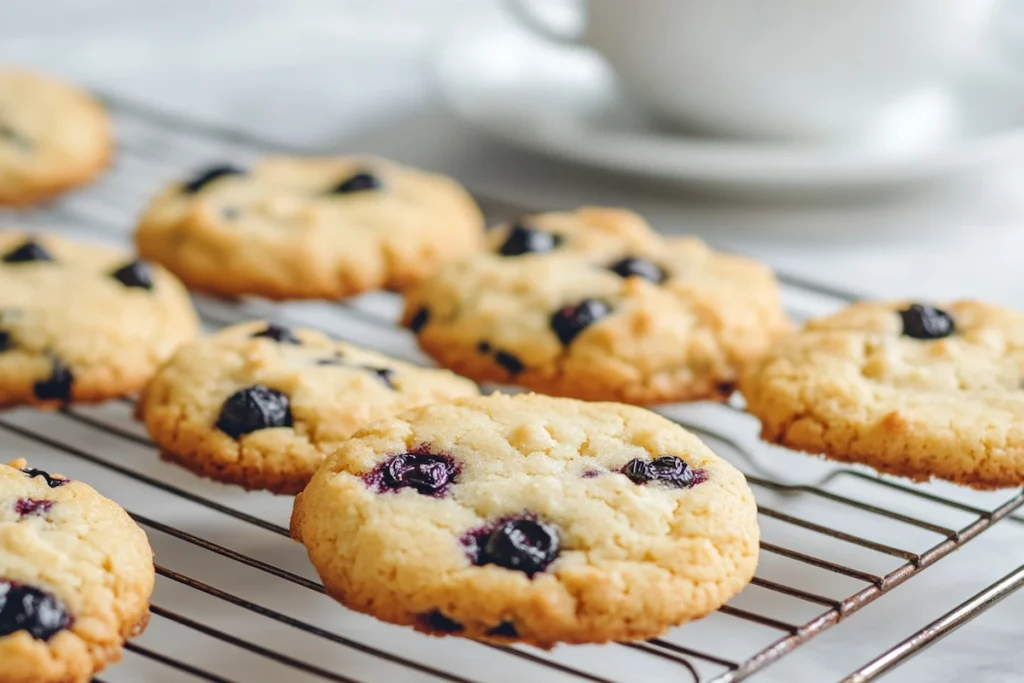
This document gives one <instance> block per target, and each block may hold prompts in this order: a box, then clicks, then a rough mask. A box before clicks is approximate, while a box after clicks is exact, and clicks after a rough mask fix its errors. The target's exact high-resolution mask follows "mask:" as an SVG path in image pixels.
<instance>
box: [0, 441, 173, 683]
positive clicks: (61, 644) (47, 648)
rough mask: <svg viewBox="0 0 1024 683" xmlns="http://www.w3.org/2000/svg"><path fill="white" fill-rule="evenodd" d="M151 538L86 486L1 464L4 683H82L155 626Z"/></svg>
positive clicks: (0, 667)
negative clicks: (151, 604)
mask: <svg viewBox="0 0 1024 683" xmlns="http://www.w3.org/2000/svg"><path fill="white" fill-rule="evenodd" d="M154 581H155V573H154V569H153V551H152V550H150V547H149V542H148V541H147V539H146V535H145V534H144V533H143V532H142V529H140V528H139V527H138V526H137V525H136V524H135V523H134V522H133V521H132V520H131V518H130V517H129V516H128V515H127V513H125V511H124V510H122V509H121V508H120V507H119V506H118V505H117V504H115V503H113V502H112V501H110V500H108V499H106V498H104V497H103V496H101V495H99V494H98V493H96V491H94V490H93V489H92V488H90V487H89V486H87V485H85V484H83V483H81V482H77V481H71V480H70V479H67V478H65V477H61V476H59V475H50V474H48V473H46V472H43V471H42V470H38V469H31V468H29V467H28V466H27V463H26V462H25V461H24V460H16V461H14V462H12V463H10V464H9V465H3V464H0V683H86V681H89V680H91V679H92V675H93V674H94V673H96V672H98V671H101V670H102V669H103V668H104V667H105V666H106V665H107V664H109V663H111V662H116V661H117V660H119V659H121V648H122V645H123V644H124V641H125V640H127V639H128V638H131V637H132V636H135V635H138V634H139V633H141V632H142V630H143V629H144V628H145V627H146V623H147V621H148V620H149V597H150V595H151V594H152V592H153V584H154Z"/></svg>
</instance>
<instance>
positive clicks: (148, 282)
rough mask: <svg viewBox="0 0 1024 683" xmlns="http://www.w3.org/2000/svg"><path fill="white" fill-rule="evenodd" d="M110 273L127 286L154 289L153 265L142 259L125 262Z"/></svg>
mask: <svg viewBox="0 0 1024 683" xmlns="http://www.w3.org/2000/svg"><path fill="white" fill-rule="evenodd" d="M110 275H111V277H113V278H114V279H115V280H117V281H118V282H120V283H121V284H122V285H124V286H125V287H138V288H139V289H148V290H151V289H153V267H152V266H150V265H149V264H148V263H147V262H145V261H142V260H136V261H132V262H131V263H128V264H125V265H123V266H121V267H120V268H118V269H117V270H115V271H114V272H113V273H111V274H110Z"/></svg>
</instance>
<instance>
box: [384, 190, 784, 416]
mask: <svg viewBox="0 0 1024 683" xmlns="http://www.w3.org/2000/svg"><path fill="white" fill-rule="evenodd" d="M489 239H490V240H491V242H490V247H491V249H490V251H489V252H483V253H480V254H478V255H476V256H474V257H471V258H469V259H467V260H464V261H462V262H460V263H458V264H455V265H452V266H449V267H447V268H445V269H444V270H443V271H441V272H439V273H438V274H436V275H435V276H433V277H431V278H428V279H427V280H425V281H424V282H422V283H420V284H419V285H417V286H415V287H412V288H410V289H409V290H408V291H407V292H406V308H405V314H404V322H405V324H406V325H407V326H408V327H409V328H410V329H412V330H413V331H414V332H415V333H416V335H417V338H418V340H419V343H420V345H421V346H422V348H423V349H424V350H425V351H426V352H427V353H429V354H430V355H431V356H433V357H434V358H435V359H436V360H437V361H438V362H439V363H440V364H441V365H443V366H445V367H448V368H450V369H452V370H455V371H456V372H458V373H460V374H463V375H465V376H467V377H471V378H473V379H475V380H478V381H488V382H503V383H514V384H519V385H521V386H524V387H527V388H529V389H532V390H535V391H540V392H543V393H546V394H551V395H557V396H569V397H573V398H582V399H588V400H613V401H622V402H625V403H637V404H650V403H663V402H674V401H686V400H697V399H723V398H726V397H728V395H729V394H730V393H731V392H732V386H733V382H734V381H735V380H736V378H737V373H738V370H739V368H741V367H742V366H743V365H744V364H746V363H748V362H750V361H751V360H753V359H756V358H758V357H759V356H761V355H762V354H763V353H764V352H765V351H767V350H768V348H769V347H770V346H771V344H772V343H773V342H774V341H775V339H776V338H777V337H779V336H780V334H782V333H783V332H785V331H786V330H787V329H788V322H787V320H786V317H785V314H784V312H783V309H782V305H781V302H780V296H779V287H778V284H777V282H776V281H775V278H774V276H773V274H772V272H771V271H770V270H769V269H768V268H767V267H765V266H764V265H762V264H760V263H756V262H754V261H751V260H748V259H744V258H740V257H737V256H731V255H726V254H721V253H717V252H715V251H712V250H711V249H710V248H708V247H707V246H706V245H705V244H704V243H703V242H701V241H699V240H697V239H692V238H674V239H663V238H661V237H659V236H658V235H656V234H655V233H654V232H653V231H652V230H651V229H650V228H649V227H648V226H647V224H646V222H645V221H644V220H643V219H642V218H640V217H639V216H637V215H636V214H633V213H631V212H628V211H624V210H618V209H600V208H585V209H581V210H579V211H576V212H573V213H556V214H542V215H538V216H530V217H528V218H526V219H524V220H521V221H519V222H517V223H513V224H512V225H509V226H505V227H503V228H499V229H497V230H495V231H493V233H492V234H491V235H490V236H489Z"/></svg>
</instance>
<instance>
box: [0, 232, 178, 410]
mask: <svg viewBox="0 0 1024 683" xmlns="http://www.w3.org/2000/svg"><path fill="white" fill-rule="evenodd" d="M197 329H198V321H197V319H196V315H195V312H194V310H193V309H192V303H191V301H190V299H189V297H188V292H186V291H185V289H184V287H182V285H181V283H180V282H178V281H177V280H176V279H174V277H173V276H172V275H170V273H167V272H166V271H165V270H163V269H162V268H160V267H159V266H154V265H150V264H149V263H147V262H146V261H140V260H137V259H135V257H133V256H129V255H128V254H126V253H123V252H121V251H119V250H117V249H113V248H110V247H106V246H101V245H97V244H87V243H78V242H72V241H70V240H66V239H64V238H62V237H58V236H56V235H29V234H26V233H22V232H17V231H0V406H10V405H19V404H33V405H39V406H55V405H60V404H64V403H68V402H92V401H102V400H105V399H109V398H113V397H115V396H120V395H123V394H127V393H130V392H133V391H135V390H137V389H139V388H141V387H142V385H143V384H145V382H146V381H147V380H148V379H149V378H150V376H152V374H153V372H154V371H155V370H156V368H157V367H158V366H159V364H160V363H162V362H163V361H164V360H166V359H167V357H168V356H170V355H171V353H172V352H173V351H174V349H175V348H176V347H177V346H178V344H180V343H181V342H184V341H187V340H189V339H192V338H193V337H194V336H195V334H196V331H197Z"/></svg>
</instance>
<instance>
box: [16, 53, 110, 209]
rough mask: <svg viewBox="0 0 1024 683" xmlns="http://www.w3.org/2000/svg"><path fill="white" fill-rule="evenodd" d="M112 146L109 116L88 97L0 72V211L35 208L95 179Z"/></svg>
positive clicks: (44, 80) (36, 78)
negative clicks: (65, 191) (29, 205)
mask: <svg viewBox="0 0 1024 683" xmlns="http://www.w3.org/2000/svg"><path fill="white" fill-rule="evenodd" d="M113 145H114V142H113V134H112V131H111V124H110V120H109V118H108V117H107V113H106V112H105V111H104V110H103V107H102V106H100V104H99V103H98V102H97V101H96V100H95V99H93V98H92V97H91V96H90V95H89V94H87V93H86V92H84V91H82V90H79V89H78V88H75V87H73V86H71V85H68V84H66V83H62V82H60V81H57V80H53V79H50V78H48V77H46V76H42V75H40V74H35V73H30V72H26V71H19V70H15V69H10V68H3V67H0V206H3V205H8V206H22V205H26V204H33V203H36V202H39V201H42V200H44V199H47V198H49V197H51V196H53V195H56V194H58V193H60V192H63V191H64V190H67V189H69V188H72V187H75V186H78V185H82V184H84V183H87V182H89V181H91V180H93V179H94V178H95V177H96V176H98V175H99V174H100V173H101V172H102V171H103V169H104V168H106V166H107V164H108V163H109V162H110V158H111V156H112V153H113Z"/></svg>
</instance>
